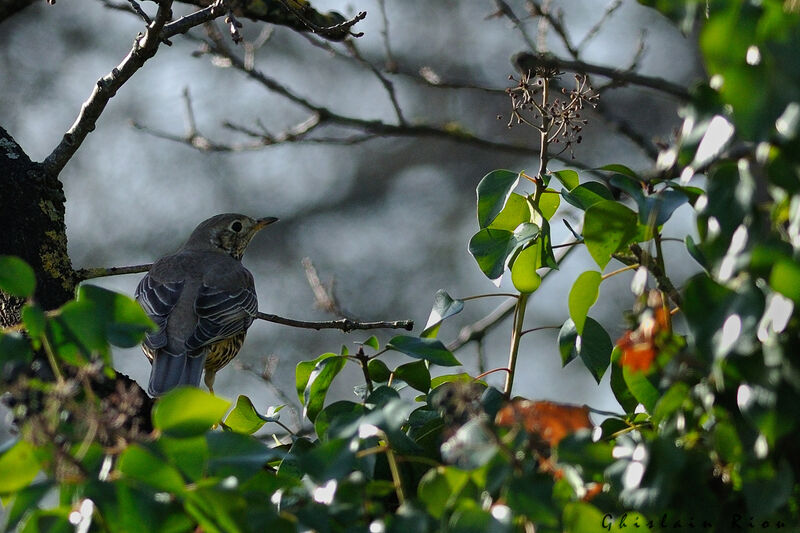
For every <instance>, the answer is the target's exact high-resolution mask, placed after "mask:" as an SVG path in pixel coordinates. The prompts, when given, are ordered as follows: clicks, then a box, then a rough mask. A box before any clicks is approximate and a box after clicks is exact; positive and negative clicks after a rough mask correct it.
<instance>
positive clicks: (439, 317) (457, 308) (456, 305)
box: [420, 289, 464, 338]
mask: <svg viewBox="0 0 800 533" xmlns="http://www.w3.org/2000/svg"><path fill="white" fill-rule="evenodd" d="M462 309H464V302H463V301H461V300H455V299H453V298H452V297H451V296H450V295H449V294H447V291H445V290H444V289H439V290H438V291H436V294H435V295H434V297H433V308H432V309H431V313H430V315H428V322H427V324H425V329H424V330H423V331H422V333H420V337H430V338H435V337H436V334H437V333H438V331H439V325H440V324H441V323H442V322H443V321H444V320H445V319H447V318H450V317H451V316H453V315H455V314H458V313H460V312H461V310H462Z"/></svg>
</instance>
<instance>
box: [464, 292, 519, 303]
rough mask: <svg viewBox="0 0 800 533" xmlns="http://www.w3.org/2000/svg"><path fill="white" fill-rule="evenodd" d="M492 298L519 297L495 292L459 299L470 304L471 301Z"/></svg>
mask: <svg viewBox="0 0 800 533" xmlns="http://www.w3.org/2000/svg"><path fill="white" fill-rule="evenodd" d="M491 296H505V297H506V298H518V295H516V294H513V293H510V292H493V293H490V294H474V295H472V296H466V297H464V298H459V300H461V301H462V302H468V301H470V300H477V299H479V298H489V297H491Z"/></svg>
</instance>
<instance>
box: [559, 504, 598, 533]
mask: <svg viewBox="0 0 800 533" xmlns="http://www.w3.org/2000/svg"><path fill="white" fill-rule="evenodd" d="M561 520H562V523H563V524H564V533H586V532H588V531H599V530H601V529H602V528H603V524H605V523H608V522H609V520H608V518H604V514H603V513H602V512H601V511H600V510H599V509H598V508H597V507H595V506H593V505H590V504H588V503H583V502H570V503H568V504H567V505H566V506H564V513H563V514H562V517H561Z"/></svg>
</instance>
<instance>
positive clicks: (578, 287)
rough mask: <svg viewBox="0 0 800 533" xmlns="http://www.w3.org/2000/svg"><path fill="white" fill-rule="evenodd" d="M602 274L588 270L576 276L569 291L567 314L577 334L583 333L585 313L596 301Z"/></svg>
mask: <svg viewBox="0 0 800 533" xmlns="http://www.w3.org/2000/svg"><path fill="white" fill-rule="evenodd" d="M601 281H602V275H601V274H600V272H596V271H594V270H588V271H586V272H584V273H583V274H581V275H580V276H578V279H576V280H575V283H574V284H573V285H572V289H571V290H570V291H569V299H568V302H569V316H570V318H572V322H573V323H574V324H575V329H576V330H577V331H578V335H582V334H583V324H584V322H586V314H587V313H588V312H589V309H591V307H592V306H593V305H594V303H595V302H596V301H597V295H598V294H599V289H600V282H601Z"/></svg>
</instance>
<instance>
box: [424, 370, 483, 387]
mask: <svg viewBox="0 0 800 533" xmlns="http://www.w3.org/2000/svg"><path fill="white" fill-rule="evenodd" d="M473 381H474V380H473V379H472V376H470V375H469V374H467V373H466V372H461V373H459V374H443V375H441V376H436V377H435V378H431V389H435V388H436V387H438V386H439V385H444V384H445V383H472V382H473ZM479 383H480V382H479Z"/></svg>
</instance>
